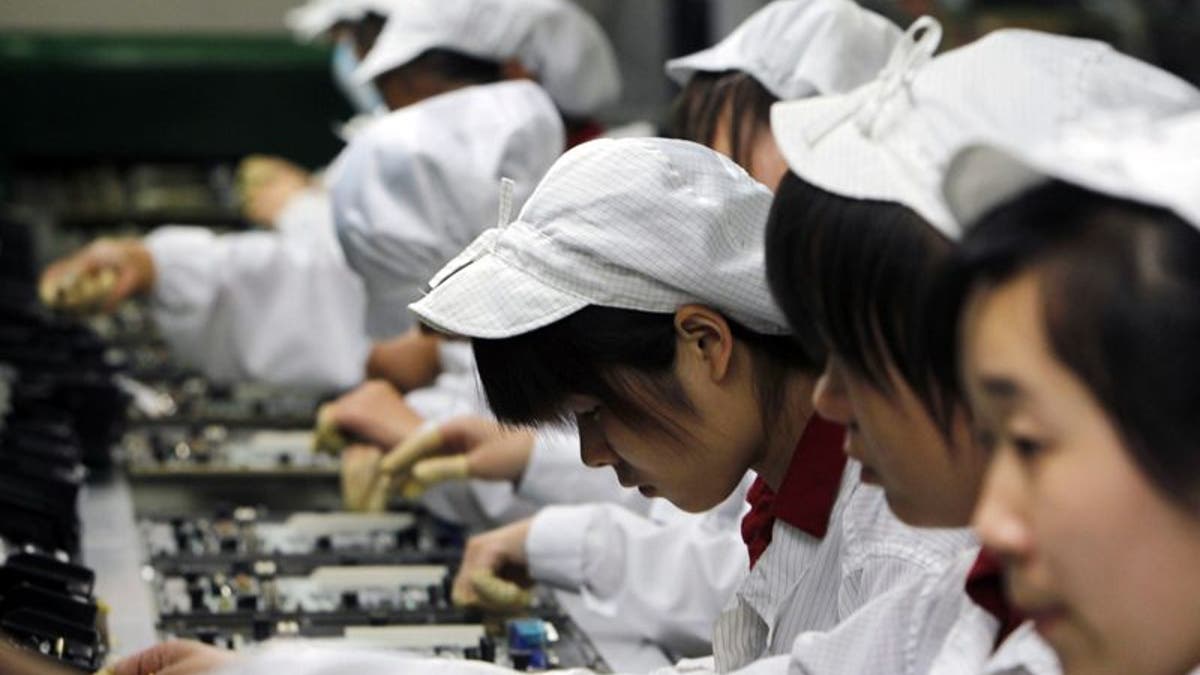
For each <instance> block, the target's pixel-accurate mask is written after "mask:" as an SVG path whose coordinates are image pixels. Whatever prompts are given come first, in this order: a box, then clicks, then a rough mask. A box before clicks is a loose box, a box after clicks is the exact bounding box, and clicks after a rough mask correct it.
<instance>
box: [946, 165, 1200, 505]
mask: <svg viewBox="0 0 1200 675" xmlns="http://www.w3.org/2000/svg"><path fill="white" fill-rule="evenodd" d="M1025 271H1033V272H1035V273H1036V274H1037V275H1038V281H1039V287H1040V293H1041V296H1042V304H1043V311H1042V314H1043V316H1044V317H1045V319H1044V320H1045V322H1046V323H1045V328H1046V334H1047V336H1048V338H1049V342H1050V347H1051V349H1052V350H1053V352H1054V355H1055V356H1056V357H1057V358H1058V359H1059V360H1060V361H1061V362H1062V363H1063V364H1064V365H1065V366H1066V367H1067V368H1068V369H1069V370H1070V371H1071V372H1073V373H1074V374H1075V375H1076V376H1077V377H1078V378H1079V379H1080V380H1082V381H1083V383H1084V385H1085V386H1087V388H1088V389H1089V390H1090V391H1091V393H1092V395H1093V396H1095V398H1096V399H1097V401H1099V403H1100V405H1101V406H1102V407H1103V408H1104V409H1105V410H1106V411H1107V413H1108V414H1109V415H1110V416H1111V417H1112V419H1113V420H1114V422H1115V425H1116V427H1117V428H1118V429H1119V430H1120V433H1121V436H1122V439H1123V441H1124V442H1125V444H1126V446H1127V447H1128V448H1129V450H1130V452H1131V454H1132V455H1133V457H1134V459H1135V461H1136V462H1137V464H1138V465H1139V466H1140V467H1141V468H1142V470H1143V471H1145V473H1146V475H1148V476H1149V477H1150V479H1151V480H1152V481H1153V482H1154V483H1155V484H1157V485H1158V486H1159V488H1160V489H1161V490H1162V491H1163V492H1165V493H1166V494H1167V495H1169V496H1170V497H1171V498H1172V499H1174V500H1175V501H1176V502H1177V503H1179V504H1181V505H1184V506H1185V507H1187V508H1189V509H1192V510H1194V509H1196V508H1198V507H1200V414H1197V413H1198V412H1200V410H1198V408H1197V406H1198V405H1200V353H1198V352H1197V345H1200V233H1197V231H1196V229H1195V228H1194V227H1192V226H1191V225H1189V224H1188V223H1186V222H1185V221H1183V220H1182V219H1181V218H1179V217H1178V216H1177V215H1175V214H1174V213H1172V212H1170V211H1167V210H1165V209H1161V208H1157V207H1152V206H1147V205H1144V204H1140V203H1136V202H1131V201H1128V200H1124V199H1118V198H1115V197H1111V196H1108V195H1103V194H1097V193H1094V192H1090V191H1088V190H1085V189H1083V188H1079V187H1075V186H1072V185H1068V184H1065V183H1061V182H1055V183H1050V184H1048V185H1046V186H1042V187H1039V188H1037V189H1034V190H1031V191H1029V192H1027V193H1025V194H1023V195H1021V196H1020V197H1018V198H1017V199H1015V200H1013V201H1010V202H1008V203H1006V204H1004V205H1002V206H1000V207H999V208H997V209H995V210H993V211H992V212H991V213H989V214H988V215H987V216H986V217H985V218H984V219H983V220H982V221H981V222H980V223H979V224H978V225H977V226H976V227H974V228H973V229H972V230H971V231H970V232H969V234H968V235H967V237H966V239H965V241H964V242H963V245H962V246H961V248H960V249H959V251H958V252H957V253H956V254H955V255H954V256H953V259H952V261H951V264H950V266H949V267H948V269H947V271H946V273H945V276H944V279H943V282H942V284H943V288H942V290H941V291H940V292H939V295H940V296H942V300H941V301H940V303H941V305H942V306H943V309H945V310H947V311H946V312H944V316H945V317H946V318H945V320H944V321H943V322H942V324H941V327H940V330H939V331H938V332H939V334H941V335H942V336H947V335H949V336H952V337H951V339H952V340H953V341H954V343H955V345H957V343H958V339H957V337H958V335H957V326H958V317H959V315H960V312H961V311H962V309H963V304H964V303H965V301H966V298H967V297H968V294H969V292H970V291H971V290H972V289H973V288H977V287H980V286H981V285H989V284H998V283H1002V282H1004V281H1006V280H1009V279H1012V278H1013V277H1015V276H1017V275H1018V274H1021V273H1022V272H1025ZM956 351H957V350H956V349H954V348H953V346H951V348H949V349H947V350H946V354H945V355H944V356H943V358H944V359H945V361H946V362H945V364H944V365H943V367H944V368H946V369H948V370H956V369H957V363H958V359H957V357H956V356H955V353H956Z"/></svg>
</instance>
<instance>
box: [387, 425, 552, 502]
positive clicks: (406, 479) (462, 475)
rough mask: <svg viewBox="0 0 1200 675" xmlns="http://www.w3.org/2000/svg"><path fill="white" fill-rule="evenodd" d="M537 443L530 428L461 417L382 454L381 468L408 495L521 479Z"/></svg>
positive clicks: (427, 430) (411, 437)
mask: <svg viewBox="0 0 1200 675" xmlns="http://www.w3.org/2000/svg"><path fill="white" fill-rule="evenodd" d="M533 443H534V435H533V432H532V431H530V430H527V429H513V428H509V427H504V426H501V425H500V424H498V423H496V422H495V421H493V420H490V419H487V418H484V417H474V416H472V417H459V418H455V419H452V420H449V421H447V422H443V423H441V424H438V425H437V426H433V427H429V428H427V429H425V430H424V431H420V432H417V433H416V434H414V435H412V436H409V437H408V438H407V439H406V440H405V441H404V442H403V443H401V444H400V445H399V446H397V447H396V448H395V449H394V450H392V451H391V452H389V453H388V454H387V455H386V456H385V457H384V458H383V461H382V462H381V464H380V468H381V470H383V471H384V472H386V473H388V474H391V475H392V480H393V482H394V484H397V485H400V486H402V490H403V492H404V494H405V496H407V497H409V498H414V497H417V496H419V495H420V494H421V493H422V492H424V490H425V489H426V488H428V487H429V486H431V485H434V484H437V483H443V482H446V481H450V480H464V479H467V478H477V479H480V480H494V481H511V482H513V483H516V482H518V481H520V480H521V476H522V475H524V473H525V467H526V466H527V465H528V464H529V456H530V454H531V453H532V452H533Z"/></svg>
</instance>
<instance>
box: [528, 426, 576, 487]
mask: <svg viewBox="0 0 1200 675" xmlns="http://www.w3.org/2000/svg"><path fill="white" fill-rule="evenodd" d="M579 463H580V459H579V436H578V435H577V434H576V433H574V431H568V430H566V429H547V428H542V429H539V430H538V431H537V432H536V433H535V434H534V437H533V450H531V451H530V453H529V463H528V464H527V465H526V466H525V473H524V474H523V475H522V476H521V481H520V482H519V483H518V484H517V494H518V495H520V496H522V497H524V498H525V499H528V500H531V501H534V502H537V503H539V504H554V503H557V502H563V501H568V500H567V499H564V498H563V495H562V492H563V476H570V475H574V474H573V472H575V471H578V469H579V467H578V466H576V465H578V464H579Z"/></svg>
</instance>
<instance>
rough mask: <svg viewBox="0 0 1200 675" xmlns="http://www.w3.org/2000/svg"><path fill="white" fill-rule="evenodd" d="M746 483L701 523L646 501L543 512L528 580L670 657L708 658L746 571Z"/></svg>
mask: <svg viewBox="0 0 1200 675" xmlns="http://www.w3.org/2000/svg"><path fill="white" fill-rule="evenodd" d="M605 473H610V472H605ZM607 478H608V479H609V480H610V481H611V482H612V483H613V484H616V479H615V477H614V476H612V475H611V474H610V475H608V476H607ZM753 479H754V476H753V475H748V476H747V477H746V478H745V479H744V480H743V481H742V483H741V484H740V485H739V486H738V489H737V490H735V491H734V493H733V494H732V495H730V496H729V497H728V498H727V499H726V500H725V501H724V502H722V503H721V504H720V505H718V506H717V507H716V508H714V509H712V510H710V511H707V512H705V513H702V514H691V513H685V512H683V511H680V510H679V509H677V508H676V507H674V506H673V505H671V504H670V503H669V502H667V501H665V500H662V499H654V500H645V499H644V498H642V499H643V504H642V505H641V507H640V510H642V511H644V513H637V512H635V511H634V510H631V509H629V508H625V507H624V506H621V505H619V504H615V503H609V504H574V505H561V506H548V507H546V508H544V509H542V510H541V511H539V512H538V513H537V515H535V516H534V517H533V522H532V525H531V527H530V531H529V538H528V539H527V540H526V543H525V553H526V558H527V559H528V560H529V572H530V576H532V577H533V578H534V579H535V580H536V581H539V582H542V583H546V584H549V585H553V586H557V587H559V588H564V589H568V590H573V591H578V592H579V593H580V595H581V596H582V597H583V600H584V606H585V607H586V608H587V609H589V610H591V611H593V612H596V613H597V614H600V615H602V616H606V617H611V618H616V619H618V620H619V621H621V623H623V624H624V625H626V626H628V628H629V629H630V631H631V633H633V634H635V635H638V636H640V637H643V638H646V639H649V640H652V641H654V642H655V643H657V644H659V645H661V646H662V647H664V648H666V649H668V650H669V651H671V652H673V653H675V654H676V655H691V656H695V655H699V654H707V653H709V651H710V644H711V639H712V627H713V623H714V622H715V621H716V619H717V616H718V615H719V614H720V612H721V608H722V607H723V606H724V605H725V603H726V602H727V601H728V600H729V598H730V597H731V596H732V595H733V592H734V590H735V589H736V588H737V587H738V585H739V584H740V583H741V582H742V580H743V579H744V578H745V576H746V572H747V569H748V567H749V557H748V555H747V553H746V547H745V545H744V544H743V543H742V539H741V534H740V529H739V522H740V520H741V517H742V515H743V514H744V513H745V510H746V501H745V500H746V491H747V490H748V489H749V487H750V484H751V483H752V482H753ZM638 497H640V495H638ZM633 506H635V507H636V506H637V505H636V504H633Z"/></svg>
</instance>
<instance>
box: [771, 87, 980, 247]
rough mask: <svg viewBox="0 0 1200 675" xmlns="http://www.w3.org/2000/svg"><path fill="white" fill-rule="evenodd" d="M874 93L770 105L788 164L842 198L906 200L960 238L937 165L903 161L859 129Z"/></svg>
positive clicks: (868, 89)
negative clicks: (942, 192)
mask: <svg viewBox="0 0 1200 675" xmlns="http://www.w3.org/2000/svg"><path fill="white" fill-rule="evenodd" d="M873 92H874V89H873V88H872V87H864V88H862V89H858V90H856V91H854V92H851V93H849V94H845V95H839V96H821V97H816V98H808V99H802V100H798V101H788V102H783V103H776V104H775V105H773V106H771V130H772V132H773V133H774V135H775V140H776V142H777V143H778V145H779V150H780V152H781V153H782V154H783V157H784V159H785V160H786V161H787V163H788V166H789V168H790V169H791V170H792V171H793V172H794V173H795V174H796V175H797V176H799V177H800V178H802V179H804V180H805V181H806V182H808V183H811V184H812V185H815V186H816V187H818V188H821V189H823V190H826V191H828V192H832V193H834V194H837V195H840V196H843V197H849V198H851V199H871V200H879V201H887V202H895V203H899V204H902V205H903V206H906V207H908V208H909V209H912V210H913V211H915V212H916V213H917V214H918V215H920V216H921V217H922V218H924V219H925V220H927V221H928V222H929V223H930V224H931V225H933V226H934V227H936V228H937V229H938V230H940V231H941V232H942V233H944V234H946V235H947V236H949V237H952V238H957V237H958V236H959V229H960V228H959V227H958V225H957V221H955V220H954V218H953V216H951V214H950V213H949V211H948V210H947V209H946V207H945V204H944V203H943V202H942V199H941V195H940V189H941V183H940V181H939V180H938V179H937V178H934V177H932V176H931V173H932V172H933V171H935V170H936V167H933V166H909V165H902V164H901V161H900V160H899V159H898V158H897V156H896V155H895V153H893V152H889V151H888V150H887V149H886V148H885V146H883V145H882V144H880V143H878V142H876V141H874V140H872V139H871V138H870V137H868V136H867V135H866V134H865V133H863V131H862V130H861V129H860V128H859V125H858V123H857V121H856V116H857V114H858V111H859V110H861V109H862V107H863V104H864V102H865V100H866V97H869V96H872V95H873ZM925 183H929V184H928V185H926V184H925Z"/></svg>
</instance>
